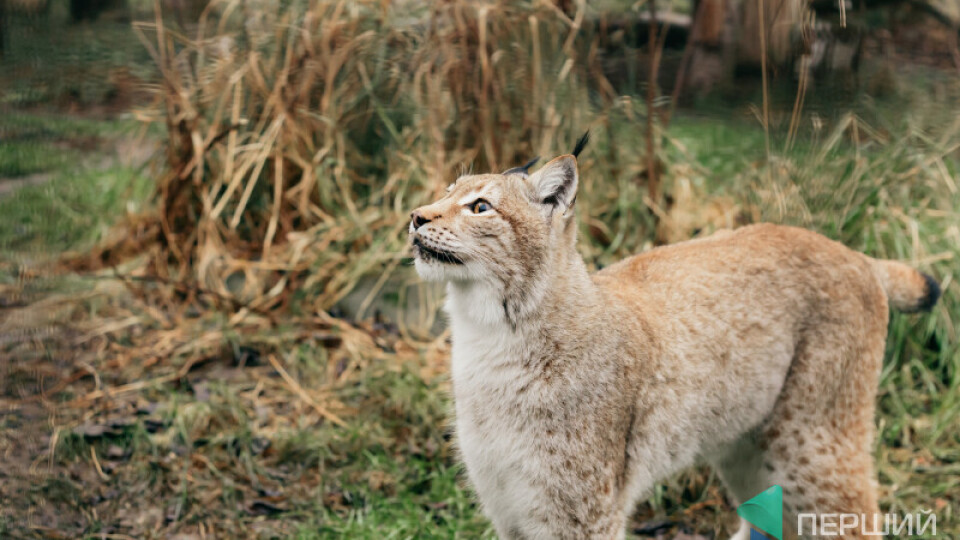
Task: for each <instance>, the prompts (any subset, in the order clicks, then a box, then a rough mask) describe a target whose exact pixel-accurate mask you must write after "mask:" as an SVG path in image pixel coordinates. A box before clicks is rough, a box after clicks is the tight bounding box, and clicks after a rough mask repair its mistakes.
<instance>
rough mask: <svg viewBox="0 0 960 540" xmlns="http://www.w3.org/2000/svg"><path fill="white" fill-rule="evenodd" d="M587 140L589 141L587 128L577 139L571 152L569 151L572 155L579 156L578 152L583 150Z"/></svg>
mask: <svg viewBox="0 0 960 540" xmlns="http://www.w3.org/2000/svg"><path fill="white" fill-rule="evenodd" d="M588 142H590V130H589V129H588V130H587V131H585V132H584V133H583V135H582V136H581V137H580V138H579V139H577V145H576V146H574V147H573V152H571V154H573V157H580V152H583V147H585V146H586V145H587V143H588Z"/></svg>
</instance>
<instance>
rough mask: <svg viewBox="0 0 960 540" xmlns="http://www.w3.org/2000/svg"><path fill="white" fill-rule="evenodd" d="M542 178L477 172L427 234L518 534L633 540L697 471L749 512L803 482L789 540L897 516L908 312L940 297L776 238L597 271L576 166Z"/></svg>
mask: <svg viewBox="0 0 960 540" xmlns="http://www.w3.org/2000/svg"><path fill="white" fill-rule="evenodd" d="M580 146H582V145H580ZM578 150H579V148H578ZM531 165H532V162H531V163H530V164H528V165H526V166H524V167H518V168H516V169H511V170H510V171H507V172H505V173H503V174H479V175H471V176H464V177H461V178H460V179H458V180H457V181H456V183H454V184H453V185H452V186H450V189H449V191H448V193H447V194H446V196H444V197H443V198H442V199H440V200H439V201H437V202H435V203H433V204H430V205H428V206H424V207H422V208H419V209H417V210H416V211H414V212H413V214H412V220H411V223H410V229H409V234H410V238H411V242H412V245H413V251H414V254H415V258H416V268H417V271H418V272H419V274H420V276H421V277H422V278H424V279H426V280H430V281H443V282H446V283H447V303H446V310H447V312H448V314H449V319H450V325H451V329H452V335H453V359H452V370H451V377H452V380H453V394H454V401H455V407H456V423H455V427H456V433H457V439H458V441H459V446H460V451H461V454H462V458H463V461H464V462H465V464H466V469H467V473H468V475H469V479H470V481H471V483H472V484H473V486H474V488H475V489H476V492H477V494H478V496H479V498H480V501H481V503H482V505H483V508H484V511H485V512H486V514H487V515H488V516H489V517H490V519H491V520H492V521H493V524H494V526H495V527H496V530H497V532H498V533H499V535H500V537H501V538H504V539H521V538H523V539H534V538H543V539H548V538H549V539H554V538H570V539H582V538H604V539H614V538H623V537H624V533H625V530H624V529H625V524H626V520H627V518H628V517H629V515H630V514H631V512H632V510H633V508H634V504H635V503H636V502H637V501H638V499H640V498H642V497H646V496H648V495H649V491H650V489H651V488H652V487H653V486H654V484H655V483H656V482H658V481H661V480H664V479H665V478H667V477H668V476H669V475H671V474H673V473H675V472H677V471H678V470H680V469H683V468H685V467H689V466H690V465H693V464H694V463H696V462H698V460H701V461H705V462H707V463H710V464H711V465H712V466H713V467H714V468H715V469H716V470H717V471H718V473H719V475H720V476H721V478H722V479H723V481H724V483H725V484H726V486H727V487H728V489H729V491H730V493H731V494H732V496H733V497H734V498H735V499H737V501H744V500H746V499H748V498H750V497H753V496H754V495H756V494H757V493H759V492H761V491H763V490H764V489H766V488H768V487H770V486H772V485H774V484H779V485H780V486H782V488H783V497H784V498H783V501H784V505H783V517H784V527H783V530H784V533H786V535H787V536H790V534H791V533H792V534H794V535H795V534H796V523H797V514H798V513H800V512H816V513H821V514H823V513H854V514H867V515H872V514H874V513H876V512H878V507H877V488H876V474H875V472H874V467H873V460H872V457H871V448H872V444H873V438H874V397H875V393H876V389H877V379H878V376H879V374H880V367H881V361H882V359H883V351H884V341H885V336H886V332H887V317H888V314H887V309H888V304H889V305H891V306H893V307H895V308H897V309H899V310H902V311H920V310H929V309H930V308H931V307H932V306H933V304H934V303H935V302H936V300H937V298H938V296H939V287H938V286H937V283H936V282H935V281H934V280H933V279H932V278H930V277H929V276H926V275H924V274H921V273H919V272H917V271H916V270H914V269H912V268H910V267H908V266H906V265H904V264H901V263H898V262H893V261H881V260H876V259H872V258H870V257H867V256H865V255H863V254H860V253H857V252H854V251H852V250H850V249H848V248H846V247H844V246H843V245H841V244H839V243H837V242H833V241H831V240H828V239H827V238H824V237H823V236H820V235H818V234H815V233H813V232H809V231H806V230H803V229H797V228H792V227H783V226H776V225H769V224H760V225H752V226H748V227H743V228H741V229H738V230H735V231H724V232H721V233H717V234H714V235H713V236H710V237H708V238H703V239H697V240H692V241H689V242H683V243H680V244H676V245H671V246H667V247H660V248H656V249H653V250H651V251H649V252H647V253H643V254H641V255H637V256H634V257H630V258H628V259H625V260H623V261H620V262H619V263H617V264H615V265H613V266H610V267H608V268H605V269H604V270H602V271H600V272H597V273H594V274H589V273H588V272H587V268H586V266H585V265H584V262H583V260H582V258H581V257H580V255H579V254H578V253H577V249H576V231H577V226H576V220H575V218H574V211H573V207H574V202H575V200H576V192H577V181H578V171H577V161H576V157H575V156H574V155H564V156H560V157H558V158H556V159H554V160H552V161H550V162H549V163H547V164H546V165H544V166H543V167H542V168H541V169H539V170H538V171H536V172H535V173H532V174H528V170H529V167H530V166H531ZM748 536H749V528H748V526H747V525H746V523H745V522H742V523H741V528H740V530H739V531H738V532H737V534H736V536H735V538H743V539H746V538H748Z"/></svg>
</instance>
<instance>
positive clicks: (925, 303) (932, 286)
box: [917, 274, 941, 311]
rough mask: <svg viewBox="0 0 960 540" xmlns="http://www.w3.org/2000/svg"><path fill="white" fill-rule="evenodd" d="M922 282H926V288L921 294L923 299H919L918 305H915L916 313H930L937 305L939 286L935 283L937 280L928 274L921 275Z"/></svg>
mask: <svg viewBox="0 0 960 540" xmlns="http://www.w3.org/2000/svg"><path fill="white" fill-rule="evenodd" d="M922 275H923V279H924V281H926V282H927V286H926V288H925V289H924V292H923V298H921V299H920V303H919V304H918V305H917V311H930V310H931V309H933V306H935V305H936V304H937V300H939V299H940V293H941V291H940V284H939V283H937V280H936V279H934V278H933V276H931V275H929V274H922Z"/></svg>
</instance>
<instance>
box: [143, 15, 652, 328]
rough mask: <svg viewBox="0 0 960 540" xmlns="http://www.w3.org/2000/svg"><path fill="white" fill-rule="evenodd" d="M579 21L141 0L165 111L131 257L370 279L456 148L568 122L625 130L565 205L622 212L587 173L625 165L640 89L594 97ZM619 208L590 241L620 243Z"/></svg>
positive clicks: (288, 275) (175, 277) (256, 297)
mask: <svg viewBox="0 0 960 540" xmlns="http://www.w3.org/2000/svg"><path fill="white" fill-rule="evenodd" d="M254 6H256V8H257V9H254ZM581 25H582V13H578V14H577V16H576V17H575V18H573V19H571V18H568V17H567V16H566V15H564V14H563V13H562V12H559V11H556V10H553V9H551V8H550V7H549V6H544V5H542V4H533V5H529V4H526V3H521V4H514V3H509V2H496V3H490V4H475V3H469V2H450V3H443V4H430V5H426V6H423V5H420V4H413V3H409V4H405V3H400V4H396V5H390V6H388V7H384V6H382V5H381V4H379V3H364V2H343V1H339V2H337V1H318V2H311V3H309V4H308V5H306V6H304V5H303V4H302V3H280V4H277V5H274V4H269V3H263V4H262V6H261V5H259V4H250V3H239V2H236V1H228V0H215V1H213V2H211V3H210V4H209V6H208V7H207V9H206V10H205V11H204V13H203V15H202V16H201V17H200V20H199V23H198V25H197V27H196V30H195V34H194V35H191V36H189V37H188V36H186V35H184V34H182V33H179V32H178V31H175V30H172V29H171V28H169V27H168V26H167V25H166V23H165V20H164V18H163V16H162V13H160V12H159V11H158V13H157V16H156V19H155V20H154V21H153V22H151V23H142V24H138V25H137V30H138V32H139V34H140V36H141V38H142V41H143V42H144V44H145V45H146V47H147V48H148V49H149V51H150V54H151V56H152V57H153V59H154V61H155V62H156V63H157V65H158V66H159V68H160V74H161V78H160V81H159V83H158V84H157V86H156V87H155V98H156V99H155V107H154V108H153V109H152V110H150V111H144V113H143V114H144V116H145V117H146V118H148V119H149V120H150V121H151V122H154V123H157V124H161V125H162V126H163V127H164V128H165V130H166V140H165V148H164V150H165V152H164V160H163V162H162V163H161V164H160V165H161V167H160V168H161V171H162V173H161V175H160V178H159V179H158V184H157V195H156V200H157V204H158V213H157V216H156V221H157V224H158V230H159V234H158V237H159V238H158V240H159V245H160V246H161V249H158V250H156V251H154V252H153V255H152V260H151V261H150V265H149V270H148V273H149V274H151V275H155V276H157V277H158V278H160V279H164V280H171V281H176V282H180V283H187V284H189V287H195V288H200V289H203V290H206V291H209V292H210V293H211V295H212V297H213V298H214V300H215V301H216V302H217V303H219V304H223V303H224V302H226V304H227V305H228V306H229V305H243V306H247V307H250V308H251V309H256V310H281V311H282V310H284V309H287V308H289V307H290V306H291V305H293V304H297V305H298V307H299V308H306V309H308V310H310V311H322V310H328V309H330V308H331V307H332V306H334V305H335V304H336V303H337V302H338V301H340V300H342V299H343V298H344V297H345V296H346V295H347V294H349V293H350V292H351V290H353V289H354V288H355V287H356V286H357V284H358V282H360V280H361V279H362V278H363V277H364V276H371V275H372V276H377V275H379V276H381V279H379V280H377V282H376V283H377V284H376V285H375V289H376V288H377V287H382V286H383V284H384V283H385V282H386V279H387V276H388V275H389V274H390V273H392V272H394V271H395V270H396V269H397V268H398V267H400V265H401V262H402V261H403V259H404V257H405V256H406V254H405V245H404V242H405V234H404V230H405V228H406V220H407V217H406V216H407V212H408V210H409V209H410V208H414V207H416V206H418V205H420V204H422V203H424V202H426V201H428V200H429V199H432V198H434V197H436V196H437V195H438V194H439V193H441V192H442V189H443V187H444V186H445V185H446V184H447V183H449V182H450V181H451V180H452V179H453V178H455V176H456V175H457V174H458V173H460V172H462V170H463V168H464V166H470V165H471V164H472V165H475V166H476V167H477V168H478V169H480V170H502V169H506V168H509V167H511V166H514V165H516V164H518V163H520V162H522V161H526V160H527V159H529V158H530V157H531V156H533V155H545V156H546V155H550V154H552V153H558V152H561V151H565V150H566V149H567V148H568V147H572V141H573V140H574V138H575V137H576V136H577V135H578V134H579V133H582V131H583V130H584V129H586V128H591V129H593V130H594V133H595V137H594V138H595V140H598V141H600V142H601V144H603V142H609V141H611V140H617V141H618V142H621V143H622V144H624V145H625V148H629V150H624V151H622V152H620V151H618V150H614V149H613V148H612V146H613V145H610V146H611V150H610V151H609V154H610V155H607V156H603V159H602V160H598V161H596V162H593V161H590V160H588V161H587V162H585V163H584V164H583V166H584V167H587V168H593V169H594V170H593V171H592V173H591V177H593V178H595V179H596V182H595V183H594V184H592V185H589V186H585V189H584V194H585V199H586V200H585V202H584V208H585V212H586V211H589V212H590V213H591V214H592V215H595V216H596V215H601V216H602V215H603V214H607V215H608V216H609V215H617V216H621V217H622V216H623V214H625V213H626V214H628V215H629V214H633V213H637V212H636V209H634V208H628V207H629V206H631V205H632V204H633V203H631V202H630V199H625V198H624V197H623V196H622V192H621V191H620V190H619V189H618V190H611V189H604V188H603V187H602V186H603V185H604V184H606V185H610V182H618V181H619V180H618V179H621V178H626V181H627V182H628V183H642V181H643V180H642V178H643V172H644V168H645V166H644V165H643V163H642V156H640V155H638V154H637V152H636V151H635V149H636V148H638V147H639V146H638V145H637V144H638V143H639V140H640V139H641V137H640V136H638V133H639V130H637V129H636V126H635V125H633V124H637V125H639V122H641V121H642V118H641V117H642V116H643V107H642V105H640V104H637V103H633V102H631V101H630V100H620V101H615V102H613V101H609V98H604V97H598V95H603V94H597V92H596V90H597V89H598V88H609V83H607V82H606V81H605V79H603V75H602V74H601V73H600V72H599V70H598V69H597V68H596V67H595V66H596V65H597V64H598V62H596V56H597V54H598V52H597V47H596V46H595V41H592V39H591V37H590V36H587V35H584V31H583V30H581ZM598 99H599V100H600V102H597V100H598ZM624 174H626V176H624ZM617 187H618V188H624V187H628V186H620V185H617ZM594 188H595V189H594ZM636 200H640V198H639V197H638V198H636V199H634V200H633V201H634V202H635V201H636ZM591 207H592V208H591ZM638 214H639V213H638ZM599 219H601V221H603V217H600V218H599ZM646 221H648V222H649V221H650V220H649V217H648V218H646ZM637 222H640V223H641V229H642V228H643V227H646V226H649V225H650V223H644V218H643V217H642V216H640V215H638V216H637V217H636V219H634V220H633V223H632V226H633V228H632V230H631V231H630V232H628V231H626V230H620V231H613V233H612V234H608V236H610V237H611V238H612V239H613V240H611V243H612V244H613V245H609V246H601V248H603V251H604V252H606V253H609V252H611V251H617V250H620V249H626V250H628V251H629V250H630V248H633V250H634V251H635V250H636V248H639V247H640V246H639V242H640V239H641V238H643V236H644V235H642V234H637V233H636V223H637ZM620 223H621V224H620V226H621V227H623V226H625V223H626V222H623V221H621V222H620ZM599 255H600V254H599V253H598V254H597V256H599ZM374 293H376V291H374ZM304 302H305V303H306V305H304Z"/></svg>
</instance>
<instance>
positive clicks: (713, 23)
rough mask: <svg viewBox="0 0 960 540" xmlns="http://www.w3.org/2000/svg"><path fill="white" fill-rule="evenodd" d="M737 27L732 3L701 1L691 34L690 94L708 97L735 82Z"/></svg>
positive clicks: (730, 1)
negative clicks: (712, 91)
mask: <svg viewBox="0 0 960 540" xmlns="http://www.w3.org/2000/svg"><path fill="white" fill-rule="evenodd" d="M736 24H737V19H736V16H735V13H734V9H733V5H732V0H700V1H699V2H698V3H697V7H696V14H695V17H694V21H693V28H692V29H691V32H690V40H691V41H690V43H689V44H688V46H689V47H690V48H691V49H690V67H689V70H687V71H686V73H687V78H688V80H689V83H688V85H689V88H690V90H692V91H694V92H696V93H707V92H709V91H710V90H712V89H713V88H714V87H715V86H717V85H718V84H719V85H724V84H729V83H730V82H732V80H733V71H734V67H735V61H736Z"/></svg>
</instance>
